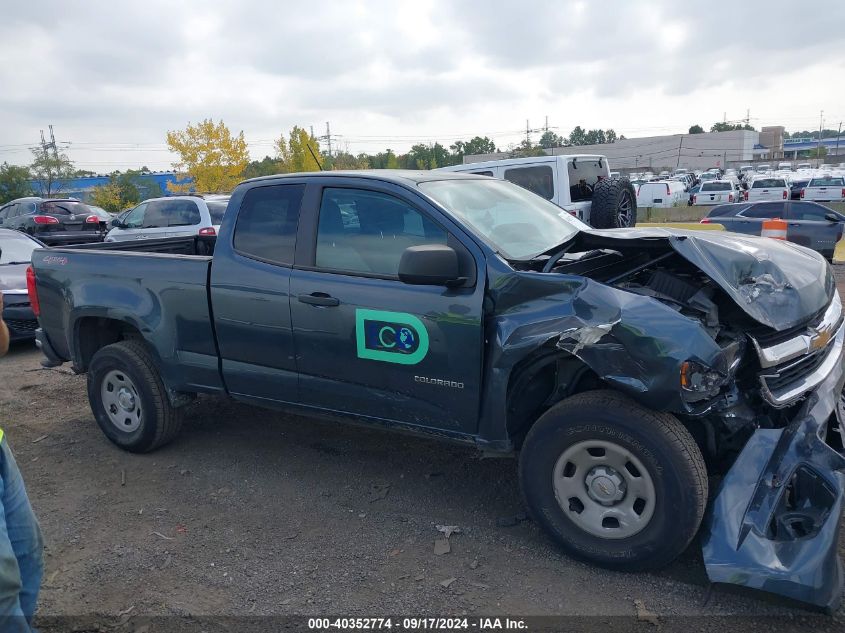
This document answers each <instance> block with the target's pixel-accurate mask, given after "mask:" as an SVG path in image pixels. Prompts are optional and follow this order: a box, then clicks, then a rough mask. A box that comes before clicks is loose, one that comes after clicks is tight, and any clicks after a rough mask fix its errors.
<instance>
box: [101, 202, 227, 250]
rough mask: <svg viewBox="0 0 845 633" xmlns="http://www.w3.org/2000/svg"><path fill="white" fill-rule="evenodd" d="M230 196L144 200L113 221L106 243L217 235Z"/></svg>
mask: <svg viewBox="0 0 845 633" xmlns="http://www.w3.org/2000/svg"><path fill="white" fill-rule="evenodd" d="M228 204H229V196H228V195H207V196H198V195H186V196H167V197H164V198H151V199H149V200H144V202H142V203H141V204H139V205H138V206H137V207H135V208H134V209H131V210H130V211H127V212H126V213H125V214H121V216H120V217H119V218H116V219H114V220H112V222H111V226H112V227H113V228H112V229H111V230H110V231H109V232H108V234H107V235H106V240H105V241H106V242H121V241H125V240H140V239H161V238H165V237H193V236H195V235H217V232H218V231H219V230H220V223H221V222H222V221H223V214H224V213H225V212H226V207H227V206H228Z"/></svg>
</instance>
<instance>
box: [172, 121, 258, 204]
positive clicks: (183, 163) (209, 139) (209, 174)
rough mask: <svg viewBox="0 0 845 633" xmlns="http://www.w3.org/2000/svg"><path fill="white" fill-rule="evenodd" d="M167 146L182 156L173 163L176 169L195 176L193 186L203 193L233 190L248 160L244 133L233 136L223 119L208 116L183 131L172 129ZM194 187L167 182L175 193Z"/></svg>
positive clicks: (192, 176)
mask: <svg viewBox="0 0 845 633" xmlns="http://www.w3.org/2000/svg"><path fill="white" fill-rule="evenodd" d="M167 147H168V149H170V151H171V152H174V153H175V154H178V156H179V162H178V163H174V165H173V167H174V168H175V169H176V171H177V172H182V173H186V174H187V175H188V176H190V177H191V178H193V187H194V188H195V189H196V190H197V191H202V192H209V193H211V192H214V193H220V192H224V191H231V190H232V189H234V187H235V185H237V184H238V182H239V181H240V179H241V174H242V173H243V170H244V168H246V166H247V163H248V162H249V151H248V150H247V146H246V141H245V140H244V133H243V132H239V133H238V134H237V135H233V134H232V133H231V132H230V131H229V128H228V127H226V125H225V124H224V123H223V121H219V122H218V123H214V121H212V120H211V119H205V120H204V121H201V122H200V123H197V124H196V125H191V124H190V123H188V125H187V127H186V128H185V129H184V130H176V131H169V132H167ZM191 186H192V185H191V184H190V183H185V184H176V183H168V184H167V188H168V189H169V190H170V191H174V192H186V191H189V190H190V188H191Z"/></svg>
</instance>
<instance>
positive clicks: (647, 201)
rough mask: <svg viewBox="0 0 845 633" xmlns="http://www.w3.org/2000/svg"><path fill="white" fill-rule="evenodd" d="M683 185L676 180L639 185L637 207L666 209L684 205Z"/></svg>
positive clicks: (684, 193)
mask: <svg viewBox="0 0 845 633" xmlns="http://www.w3.org/2000/svg"><path fill="white" fill-rule="evenodd" d="M686 199H687V196H686V191H685V190H684V184H683V183H682V182H680V181H678V180H658V181H655V182H647V183H645V184H642V185H640V188H639V189H638V190H637V207H638V208H639V207H654V208H667V207H675V206H678V205H682V204H685V203H686Z"/></svg>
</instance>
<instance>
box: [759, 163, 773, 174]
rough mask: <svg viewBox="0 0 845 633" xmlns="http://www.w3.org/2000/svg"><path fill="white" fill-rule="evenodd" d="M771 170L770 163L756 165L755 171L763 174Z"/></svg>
mask: <svg viewBox="0 0 845 633" xmlns="http://www.w3.org/2000/svg"><path fill="white" fill-rule="evenodd" d="M770 171H772V166H771V165H765V164H764V165H757V173H758V174H765V173H767V172H770Z"/></svg>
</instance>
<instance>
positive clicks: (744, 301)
mask: <svg viewBox="0 0 845 633" xmlns="http://www.w3.org/2000/svg"><path fill="white" fill-rule="evenodd" d="M509 264H510V265H509V266H505V265H504V263H502V265H501V266H499V265H498V264H497V263H496V262H495V261H493V262H491V264H490V270H489V271H488V274H489V279H490V286H489V292H488V296H489V300H490V303H491V307H492V311H491V312H492V316H491V320H490V323H489V324H488V328H489V329H488V335H489V336H494V337H496V345H494V346H493V348H494V349H495V350H496V351H495V353H494V354H493V356H492V358H491V359H490V361H489V362H490V370H491V371H490V376H491V383H490V385H488V387H487V390H486V393H487V395H488V396H489V400H490V401H491V402H493V403H495V400H496V398H500V400H501V399H507V398H510V397H511V395H512V394H513V393H514V391H515V390H519V389H521V390H522V391H521V393H525V394H527V395H528V396H529V397H527V398H522V399H521V400H522V401H526V400H527V401H528V402H530V403H531V405H530V406H529V407H528V409H531V410H528V409H526V408H525V407H523V409H524V410H521V411H520V410H518V409H517V408H515V405H514V404H513V402H511V401H510V400H507V401H504V402H501V404H504V407H503V410H507V411H508V421H507V424H508V428H509V431H510V432H511V433H513V434H514V435H516V434H517V433H518V430H519V424H520V420H521V419H523V418H525V419H527V418H528V417H530V414H535V413H536V411H537V410H542V408H543V407H544V406H547V405H548V404H549V403H550V402H553V401H554V399H556V398H557V399H559V398H560V397H565V396H566V394H567V393H570V392H571V390H572V389H574V388H576V385H575V383H576V382H579V381H582V380H589V376H592V378H593V380H595V381H598V382H600V383H602V384H604V385H610V386H612V387H613V388H615V389H617V390H619V391H621V392H623V393H626V394H628V395H629V396H631V397H633V398H634V399H636V400H637V401H638V402H640V403H641V404H643V405H644V406H646V407H649V408H650V409H653V410H656V411H664V412H669V413H672V414H673V415H675V416H676V417H677V418H678V419H680V420H681V421H682V422H683V423H684V425H685V426H686V427H687V428H688V429H689V430H690V432H691V433H692V434H693V436H694V437H695V439H696V441H697V442H698V444H699V446H700V447H701V449H702V453H703V454H704V455H705V458H706V460H707V464H708V468H709V470H710V473H711V475H717V476H721V477H722V480H721V484H720V486H719V489H718V492H717V494H716V495H715V498H714V499H713V501H712V503H711V506H710V509H709V512H708V516H707V517H706V519H705V525H704V529H703V538H702V542H703V551H704V562H705V565H706V568H707V573H708V575H709V577H710V579H711V580H712V581H714V582H722V583H732V584H737V585H743V586H747V587H752V588H756V589H762V590H765V591H770V592H773V593H778V594H781V595H784V596H788V597H790V598H794V599H797V600H800V601H803V602H805V603H809V604H812V605H815V606H816V607H818V608H822V609H827V610H832V609H834V608H836V606H837V605H838V604H839V602H840V600H841V597H842V591H843V573H842V565H841V563H840V560H839V557H838V554H837V546H838V535H839V524H840V518H841V515H842V509H843V508H842V504H843V499H845V475H843V471H845V458H843V455H842V453H841V452H839V451H841V450H842V445H843V428H844V427H843V420H842V418H843V406H842V390H843V382H845V372H843V343H845V340H844V339H845V326H843V318H842V305H841V301H840V298H839V295H838V293H837V292H836V289H835V284H834V280H833V277H832V274H831V272H830V269H829V267H828V266H827V264H826V263H825V262H824V260H823V259H822V258H821V256H819V255H817V254H816V253H813V252H811V251H808V250H806V249H802V248H800V247H796V246H794V245H792V244H789V243H774V242H772V241H770V240H765V241H761V239H760V238H754V237H746V236H739V235H733V234H730V235H727V234H717V233H711V232H707V233H705V232H683V231H667V230H662V229H630V230H625V231H581V232H579V233H578V235H577V236H576V237H574V238H573V239H572V240H571V241H570V242H568V243H566V244H564V245H561V247H560V248H559V250H557V251H556V252H548V253H545V254H544V255H543V256H541V257H538V258H534V259H532V260H530V261H517V262H514V261H511V262H509ZM549 358H554V359H555V362H556V363H557V365H556V369H555V378H554V379H553V380H550V381H549V385H550V386H549V387H548V388H546V389H544V390H540V389H539V388H533V389H534V392H532V391H531V389H532V387H530V386H528V384H529V383H530V382H531V380H530V378H531V377H533V376H537V375H539V370H538V371H535V372H534V373H533V374H532V371H534V370H533V369H532V366H533V365H532V363H533V364H534V365H536V366H538V367H539V366H541V365H542V366H544V367H545V366H547V364H548V361H547V359H549ZM534 359H546V360H534ZM568 361H572V363H570V364H569V365H566V363H567V362H568ZM544 363H546V364H545V365H544ZM573 363H574V365H573ZM564 365H566V367H572V366H575V365H577V366H578V367H580V368H583V371H580V372H576V371H570V370H569V369H564ZM586 374H589V376H587V377H585V376H586ZM520 375H521V376H522V378H519V377H518V376H520ZM534 382H540V381H534ZM535 392H536V393H535ZM503 394H504V395H503ZM532 398H533V399H532Z"/></svg>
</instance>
